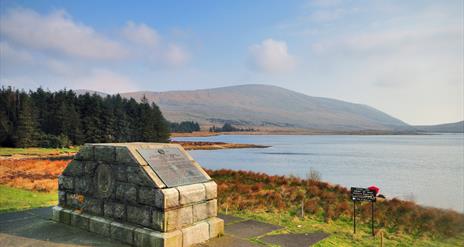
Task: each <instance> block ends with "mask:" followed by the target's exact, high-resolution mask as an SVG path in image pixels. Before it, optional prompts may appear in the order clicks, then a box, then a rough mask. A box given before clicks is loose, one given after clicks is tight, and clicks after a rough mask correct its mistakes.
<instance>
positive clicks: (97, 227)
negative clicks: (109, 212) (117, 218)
mask: <svg viewBox="0 0 464 247" xmlns="http://www.w3.org/2000/svg"><path fill="white" fill-rule="evenodd" d="M111 223H112V221H111V220H108V219H105V218H101V217H98V216H91V217H90V221H89V231H91V232H93V233H96V234H100V235H103V236H105V237H109V236H110V228H111V227H110V226H111Z"/></svg>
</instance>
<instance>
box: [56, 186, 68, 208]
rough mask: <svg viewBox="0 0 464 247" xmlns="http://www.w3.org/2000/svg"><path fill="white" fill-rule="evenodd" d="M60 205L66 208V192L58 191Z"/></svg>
mask: <svg viewBox="0 0 464 247" xmlns="http://www.w3.org/2000/svg"><path fill="white" fill-rule="evenodd" d="M58 205H60V206H62V207H64V206H66V192H64V191H61V190H60V191H58Z"/></svg>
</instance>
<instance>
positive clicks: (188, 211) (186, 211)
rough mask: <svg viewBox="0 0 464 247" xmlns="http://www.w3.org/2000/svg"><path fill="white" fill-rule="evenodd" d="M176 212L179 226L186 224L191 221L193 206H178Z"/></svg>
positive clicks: (189, 223)
mask: <svg viewBox="0 0 464 247" xmlns="http://www.w3.org/2000/svg"><path fill="white" fill-rule="evenodd" d="M177 214H178V224H179V226H181V227H183V226H188V225H191V224H192V223H193V206H187V207H182V208H179V209H178V213H177Z"/></svg>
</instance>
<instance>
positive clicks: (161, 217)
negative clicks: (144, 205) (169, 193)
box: [152, 209, 180, 232]
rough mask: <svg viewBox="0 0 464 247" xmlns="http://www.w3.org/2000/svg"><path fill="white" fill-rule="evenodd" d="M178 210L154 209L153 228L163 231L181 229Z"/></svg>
mask: <svg viewBox="0 0 464 247" xmlns="http://www.w3.org/2000/svg"><path fill="white" fill-rule="evenodd" d="M178 220H179V217H178V210H177V209H174V210H169V211H164V212H163V211H159V210H153V211H152V228H153V229H155V230H158V231H161V232H168V231H172V230H174V229H180V225H179V224H178Z"/></svg>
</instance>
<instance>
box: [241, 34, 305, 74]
mask: <svg viewBox="0 0 464 247" xmlns="http://www.w3.org/2000/svg"><path fill="white" fill-rule="evenodd" d="M249 51H250V55H251V62H252V64H253V66H254V67H255V68H256V69H258V70H260V71H264V72H269V73H280V72H288V71H290V70H292V69H294V67H295V65H296V59H295V58H294V57H293V56H292V55H290V54H289V53H288V48H287V43H286V42H284V41H277V40H273V39H266V40H264V41H263V42H261V44H255V45H252V46H250V47H249Z"/></svg>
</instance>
